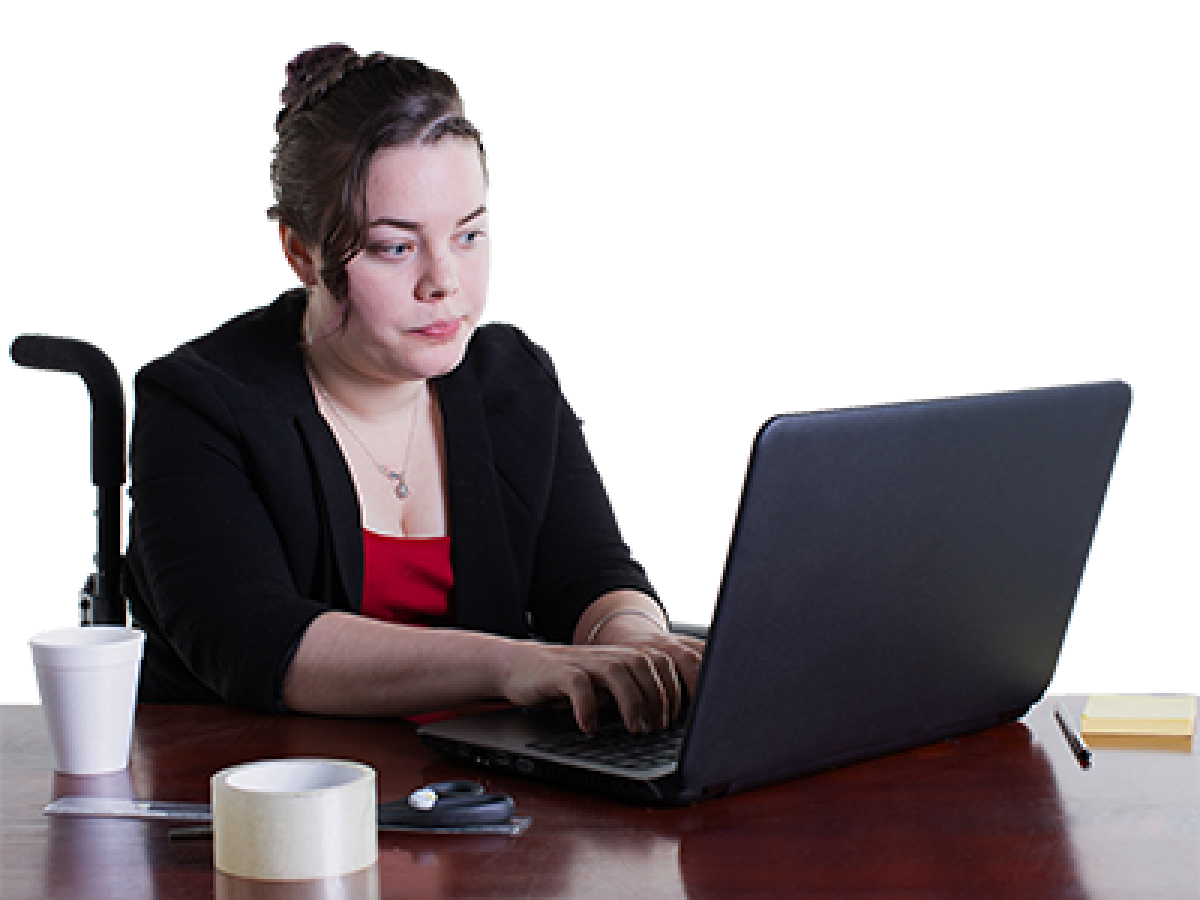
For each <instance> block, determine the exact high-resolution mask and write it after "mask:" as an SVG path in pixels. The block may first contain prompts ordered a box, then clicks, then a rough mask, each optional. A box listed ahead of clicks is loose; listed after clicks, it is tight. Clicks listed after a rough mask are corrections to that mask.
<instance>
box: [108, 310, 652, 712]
mask: <svg viewBox="0 0 1200 900" xmlns="http://www.w3.org/2000/svg"><path fill="white" fill-rule="evenodd" d="M303 312H304V293H303V291H300V290H296V291H289V292H288V293H285V294H283V295H282V296H280V298H279V299H278V300H276V302H275V303H274V304H272V305H271V306H269V307H265V308H262V309H259V310H255V311H253V312H250V313H246V314H245V315H243V316H240V317H238V318H237V319H234V320H233V321H231V322H229V323H227V324H226V325H224V326H222V327H221V328H219V329H218V330H217V331H215V332H213V333H212V334H210V335H207V336H206V337H203V338H200V339H198V340H196V341H193V342H191V343H189V344H186V345H184V346H183V347H181V348H179V349H178V350H176V351H175V352H174V353H171V354H170V355H168V356H166V357H164V358H163V359H160V360H158V361H156V362H154V363H151V364H150V365H148V366H146V367H145V368H144V369H143V370H142V371H141V372H140V373H139V374H138V376H137V379H136V383H135V392H136V403H137V408H136V416H135V420H134V429H133V445H132V451H131V456H132V468H133V485H132V497H133V517H132V523H131V529H130V533H131V538H130V546H129V554H128V559H127V564H126V567H125V573H126V575H125V590H126V594H127V596H128V598H129V602H130V607H131V610H132V612H133V616H134V620H135V622H136V623H137V625H138V626H139V627H141V628H143V629H144V630H145V632H146V655H145V658H144V661H143V665H142V682H141V693H140V699H141V700H144V701H172V702H204V701H214V702H215V701H224V702H228V703H233V704H238V705H244V706H251V707H256V708H261V709H275V710H278V709H281V708H282V707H281V699H280V698H281V696H282V684H283V676H284V673H285V671H286V669H287V666H288V663H289V662H290V660H291V656H292V654H293V652H294V651H295V647H296V645H297V644H298V643H299V641H300V638H301V636H302V635H303V633H304V630H305V629H306V628H307V627H308V625H309V624H310V623H311V622H312V620H313V619H314V618H316V617H317V616H319V615H320V614H321V613H323V612H325V611H327V610H330V609H339V610H347V611H358V610H359V608H360V605H361V598H362V568H363V552H362V526H361V521H360V515H359V508H358V499H357V495H356V494H355V491H354V486H353V482H352V481H351V477H350V472H349V469H348V468H347V466H346V463H345V461H344V459H343V458H342V455H341V451H340V448H339V447H338V444H337V441H336V439H335V438H334V436H333V433H332V431H330V429H329V427H328V425H327V424H326V423H325V420H324V419H323V418H322V417H321V415H320V413H319V412H318V411H317V406H316V402H315V400H314V398H313V394H312V391H311V389H310V386H309V383H308V380H307V377H306V375H305V371H304V366H303V358H302V355H301V352H300V321H301V317H302V315H303ZM434 386H435V389H436V391H437V395H438V400H439V403H440V405H441V409H442V414H443V419H444V429H445V450H446V465H447V472H448V483H447V492H448V517H449V526H450V533H451V537H452V541H453V551H452V552H453V556H452V560H453V565H454V575H455V586H454V595H453V611H454V616H455V621H456V622H457V624H458V625H459V626H460V627H462V628H466V629H473V630H478V631H486V632H491V633H494V634H500V635H508V636H511V637H531V636H536V637H542V638H545V639H548V640H553V641H559V642H564V643H565V642H569V641H570V639H571V634H572V631H573V629H574V627H575V624H576V622H577V621H578V619H579V616H580V615H581V614H582V612H583V610H584V609H585V608H586V607H587V606H588V604H590V603H591V602H592V601H593V600H594V599H595V598H596V597H598V596H600V595H601V594H604V593H606V592H607V591H611V590H616V589H619V588H633V589H636V590H640V591H644V592H645V593H647V594H650V595H651V596H654V593H653V590H652V588H651V586H650V584H649V582H648V581H647V579H646V576H645V573H644V572H643V570H642V568H641V567H640V566H639V565H638V564H637V563H636V562H634V561H633V560H632V559H631V558H630V555H629V550H628V548H627V547H626V545H625V544H624V542H623V541H622V539H621V536H620V533H619V532H618V530H617V525H616V521H615V519H614V516H613V513H612V509H611V507H610V505H609V502H608V498H607V495H606V493H605V491H604V487H603V485H602V483H601V481H600V477H599V475H598V474H597V472H596V469H595V466H594V465H593V463H592V460H591V457H590V455H589V453H588V450H587V447H586V445H585V443H584V439H583V432H582V429H581V424H580V422H579V420H578V419H577V418H576V417H575V415H574V413H573V412H572V411H571V409H570V407H569V406H568V405H567V402H566V400H565V399H564V398H563V396H562V393H561V391H560V390H559V386H558V381H557V379H556V377H555V373H554V369H553V366H552V365H551V363H550V359H549V357H548V356H547V355H546V353H545V352H544V351H543V350H541V348H539V347H537V346H535V345H534V344H533V343H531V342H530V341H529V340H528V338H526V337H525V336H524V335H523V334H522V333H521V332H519V331H518V330H516V329H515V328H512V327H509V326H502V325H488V326H484V327H482V328H480V329H479V330H478V331H477V332H476V333H475V335H474V336H473V337H472V339H471V342H470V344H469V346H468V348H467V353H466V355H465V357H464V359H463V361H462V363H461V364H460V365H459V366H458V368H456V369H455V370H454V371H453V372H451V373H450V374H448V375H446V376H444V377H442V378H439V379H437V380H436V381H435V382H434Z"/></svg>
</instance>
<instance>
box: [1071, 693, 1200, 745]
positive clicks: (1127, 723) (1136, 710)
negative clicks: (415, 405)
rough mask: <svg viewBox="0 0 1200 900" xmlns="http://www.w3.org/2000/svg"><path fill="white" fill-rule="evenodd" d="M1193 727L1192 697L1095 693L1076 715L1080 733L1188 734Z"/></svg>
mask: <svg viewBox="0 0 1200 900" xmlns="http://www.w3.org/2000/svg"><path fill="white" fill-rule="evenodd" d="M1195 726H1196V698H1195V697H1154V696H1148V695H1144V694H1097V695H1095V696H1092V697H1089V698H1088V701H1087V705H1086V706H1085V707H1084V708H1083V715H1082V716H1080V718H1079V730H1080V732H1081V733H1082V734H1084V735H1085V736H1086V735H1089V734H1093V735H1104V734H1120V735H1164V736H1175V737H1188V736H1190V735H1191V733H1192V730H1193V729H1194V728H1195Z"/></svg>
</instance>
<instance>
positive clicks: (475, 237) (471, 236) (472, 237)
mask: <svg viewBox="0 0 1200 900" xmlns="http://www.w3.org/2000/svg"><path fill="white" fill-rule="evenodd" d="M482 240H483V232H482V231H479V230H475V231H466V232H463V233H462V234H461V235H459V238H458V242H459V243H460V244H462V245H463V246H464V247H474V246H475V245H476V244H478V243H479V242H480V241H482Z"/></svg>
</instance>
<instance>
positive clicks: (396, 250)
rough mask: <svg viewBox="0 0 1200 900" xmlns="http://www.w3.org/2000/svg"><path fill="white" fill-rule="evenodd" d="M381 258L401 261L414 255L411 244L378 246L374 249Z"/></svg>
mask: <svg viewBox="0 0 1200 900" xmlns="http://www.w3.org/2000/svg"><path fill="white" fill-rule="evenodd" d="M374 250H375V252H376V253H377V254H378V255H379V256H386V257H389V258H391V259H400V258H402V257H405V256H408V255H409V254H410V253H412V245H411V244H377V245H376V246H375V248H374Z"/></svg>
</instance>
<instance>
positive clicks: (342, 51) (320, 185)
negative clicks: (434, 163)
mask: <svg viewBox="0 0 1200 900" xmlns="http://www.w3.org/2000/svg"><path fill="white" fill-rule="evenodd" d="M280 100H281V101H282V103H283V108H282V109H281V110H280V111H279V114H278V116H277V117H276V119H275V132H276V135H277V138H278V140H277V143H276V145H275V150H274V155H273V158H272V160H271V183H272V185H273V186H274V191H275V205H274V206H272V207H271V209H270V210H268V211H267V215H268V216H269V217H270V218H272V219H274V220H276V221H279V222H281V223H283V224H284V225H286V226H288V227H289V228H291V229H292V230H293V231H295V232H296V234H297V236H298V237H299V238H300V240H301V241H302V242H303V243H304V244H305V245H307V246H309V247H316V248H318V249H319V250H320V253H321V272H320V275H321V280H322V282H323V283H324V284H325V286H326V287H327V288H328V289H329V291H330V293H331V294H332V295H333V296H334V298H335V299H337V300H338V301H339V302H343V301H345V300H346V298H347V296H348V294H349V279H348V277H347V275H346V266H347V264H349V262H350V260H351V259H353V258H354V256H355V254H357V253H358V252H359V251H360V250H361V249H362V248H363V246H364V245H365V243H366V231H367V209H366V205H367V204H366V184H367V175H368V170H369V168H370V164H371V160H372V159H373V158H374V155H375V153H377V152H378V151H379V150H382V149H384V148H387V147H399V146H405V145H408V144H434V143H437V142H438V141H439V140H441V139H442V138H444V137H446V136H447V135H451V136H454V137H458V138H463V139H466V140H470V141H473V142H474V143H475V145H476V147H477V148H478V149H479V159H480V163H481V165H484V176H485V177H486V174H487V170H486V161H485V157H484V152H483V142H482V140H481V139H480V136H479V132H478V130H476V128H475V126H474V125H472V124H471V123H470V122H469V121H468V120H467V119H466V117H465V116H464V115H463V104H462V98H461V97H460V96H459V94H458V88H457V87H456V86H455V84H454V82H453V81H451V80H450V78H449V76H447V75H446V74H445V73H443V72H440V71H438V70H437V69H431V68H429V67H427V66H425V65H423V64H421V63H419V62H417V61H416V60H412V59H403V58H401V57H395V56H388V55H387V54H386V53H372V54H369V55H368V56H359V55H358V54H357V53H356V52H355V51H354V50H352V49H351V48H350V47H347V46H346V45H345V44H328V45H326V46H323V47H315V48H313V49H311V50H306V51H304V52H303V53H301V54H300V55H299V56H297V57H296V58H295V59H293V60H292V61H291V62H290V63H289V64H288V67H287V84H286V85H285V86H284V88H283V91H282V93H281V94H280Z"/></svg>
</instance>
